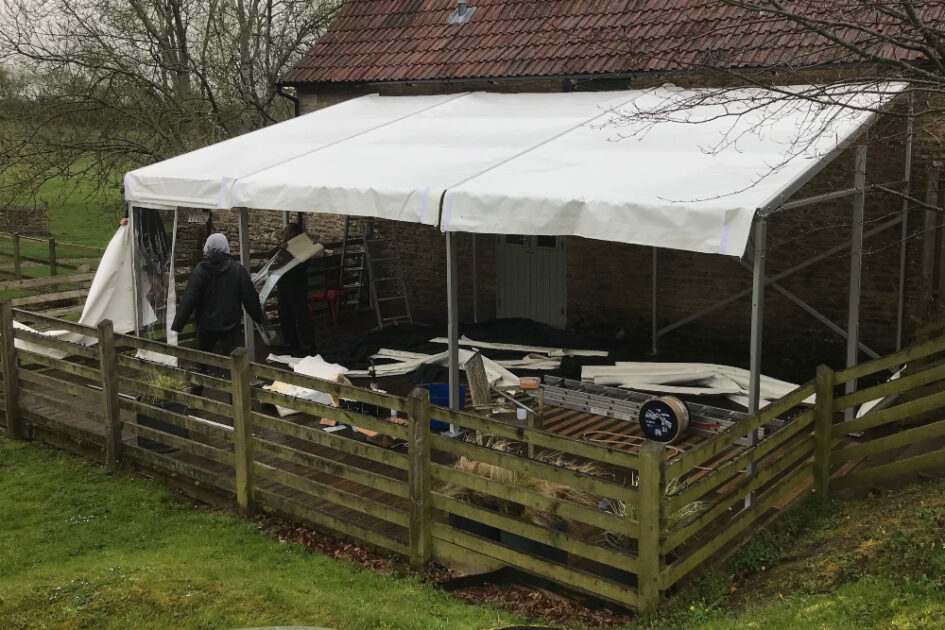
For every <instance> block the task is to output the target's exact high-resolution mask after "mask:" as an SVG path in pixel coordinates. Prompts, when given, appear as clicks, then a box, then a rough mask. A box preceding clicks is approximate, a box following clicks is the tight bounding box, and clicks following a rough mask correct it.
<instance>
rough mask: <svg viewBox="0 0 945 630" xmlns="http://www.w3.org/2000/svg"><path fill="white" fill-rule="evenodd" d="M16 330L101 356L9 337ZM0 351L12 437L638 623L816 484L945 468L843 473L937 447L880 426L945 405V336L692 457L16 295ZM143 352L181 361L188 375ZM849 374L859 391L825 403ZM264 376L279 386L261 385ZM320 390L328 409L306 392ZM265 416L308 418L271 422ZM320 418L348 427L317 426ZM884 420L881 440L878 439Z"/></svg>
mask: <svg viewBox="0 0 945 630" xmlns="http://www.w3.org/2000/svg"><path fill="white" fill-rule="evenodd" d="M14 319H16V320H17V321H26V320H29V321H30V322H32V323H33V324H34V325H36V326H40V325H43V326H45V327H48V328H51V329H59V330H66V331H68V332H69V333H71V334H73V335H76V336H81V337H83V338H84V340H85V341H88V340H90V339H91V340H94V341H95V342H96V345H94V346H86V345H82V344H80V343H76V341H82V339H76V338H53V337H48V336H45V335H43V334H39V333H31V332H29V331H26V330H20V329H14V327H13V322H14ZM14 339H15V340H16V341H17V342H19V343H18V345H20V346H21V347H19V348H15V347H14V345H15V344H14ZM0 341H2V343H0V358H2V369H3V409H4V423H5V424H4V426H5V431H6V432H7V434H9V435H10V436H12V437H14V438H28V437H31V438H32V439H37V440H44V441H47V442H50V443H52V444H56V445H59V446H60V447H63V448H68V449H70V450H72V451H75V452H79V453H82V454H83V455H86V456H89V457H92V458H93V459H96V460H97V461H100V462H102V463H103V464H106V465H108V466H109V467H112V468H118V467H130V468H141V469H146V470H148V471H150V472H151V473H152V474H157V475H159V476H162V478H163V479H164V480H165V481H166V482H167V483H168V484H172V485H175V486H177V487H181V488H182V489H184V490H186V491H188V492H190V493H192V494H194V495H195V496H199V497H201V498H208V499H210V498H214V497H215V498H216V499H218V500H219V499H220V498H221V497H222V498H223V499H224V500H230V501H235V502H236V504H237V505H238V506H239V509H240V510H241V511H242V512H244V513H246V514H251V513H254V512H256V511H257V510H266V511H277V512H279V513H282V514H285V515H287V516H290V517H292V518H294V519H297V520H298V521H300V522H303V523H307V524H311V525H314V526H316V527H318V528H320V529H324V530H329V531H332V532H334V533H336V534H337V535H339V536H342V537H345V538H347V539H352V540H355V541H357V542H359V543H361V544H366V545H370V546H372V547H374V548H379V549H384V550H387V551H390V552H393V553H397V554H402V555H404V556H407V557H408V558H409V559H410V562H411V564H412V565H413V566H415V567H421V566H423V565H425V564H426V563H428V562H430V561H438V562H440V563H442V564H445V565H452V566H473V565H475V566H486V565H490V566H500V565H501V566H512V567H516V568H518V569H520V570H522V571H524V572H526V573H529V574H531V575H535V576H538V577H541V578H545V579H548V580H551V581H553V582H555V583H558V584H561V585H563V586H565V587H567V588H569V589H573V590H575V591H579V592H582V593H587V594H591V595H594V596H597V597H600V598H603V599H605V600H609V601H612V602H616V603H619V604H621V605H624V606H628V607H634V608H637V609H641V610H647V609H651V608H652V607H654V606H655V605H656V604H657V603H658V602H659V601H660V599H661V597H662V596H663V594H664V593H665V592H666V591H668V590H670V589H671V588H672V587H673V586H674V585H675V584H677V583H678V582H680V581H681V580H683V579H684V578H686V577H687V576H689V575H690V574H692V573H693V572H694V571H696V570H697V569H698V568H700V567H702V566H703V565H705V564H706V563H710V562H712V561H714V560H717V559H718V558H720V557H721V556H722V555H723V554H724V553H725V552H726V551H727V550H730V549H732V548H733V547H734V546H735V545H737V544H739V543H740V542H741V541H743V540H745V538H746V537H747V536H748V535H750V533H751V532H753V531H755V530H756V529H757V527H759V526H761V525H762V524H763V523H764V522H766V520H767V519H769V518H771V517H772V515H773V514H776V513H777V509H776V508H781V507H784V506H786V505H788V504H789V503H791V502H792V501H793V500H794V499H795V498H797V497H799V496H801V495H803V494H804V493H805V492H806V491H808V490H809V488H811V487H812V485H814V483H815V482H816V488H817V491H818V492H822V493H826V492H828V491H829V489H830V488H831V486H837V487H839V486H841V485H846V484H850V483H863V482H869V481H870V480H871V479H874V478H876V477H877V476H883V477H885V476H889V475H895V474H901V473H905V472H912V471H916V470H920V469H922V468H923V466H926V465H929V466H930V465H932V464H941V460H942V456H943V451H942V450H937V451H935V453H934V457H933V456H931V455H930V456H928V457H917V458H912V459H911V460H908V461H906V462H896V463H894V464H883V465H880V466H876V467H872V468H869V467H867V468H865V469H859V468H856V469H854V468H851V467H850V466H849V464H850V462H860V461H863V462H866V463H867V464H868V456H869V455H872V454H874V453H877V452H880V451H883V450H884V449H891V448H896V447H900V446H902V445H903V444H906V443H912V442H916V441H920V440H925V439H926V438H928V437H932V436H941V435H945V422H943V421H940V420H937V419H935V420H933V421H932V422H930V423H928V424H923V425H922V426H916V427H912V428H909V429H907V430H905V431H901V432H897V433H892V434H889V433H888V428H889V427H890V426H891V425H892V423H895V422H900V421H903V420H905V419H910V418H911V419H915V417H916V415H915V414H917V413H925V414H927V413H930V412H937V411H938V410H939V409H941V408H942V407H943V406H945V394H941V393H925V392H924V391H922V388H928V387H930V386H933V387H934V385H935V384H936V383H939V382H940V381H942V380H945V366H940V365H938V364H937V363H935V360H936V358H937V356H938V355H939V354H942V353H945V339H936V340H933V341H930V342H928V343H926V344H923V345H922V346H917V347H914V348H910V349H908V350H906V351H903V352H901V353H897V354H895V355H891V356H889V357H884V358H882V359H879V360H877V361H872V362H869V363H865V364H862V365H860V366H857V367H855V368H852V369H850V370H844V371H842V372H837V373H831V372H830V371H829V370H827V369H826V368H822V369H821V370H820V371H819V372H818V376H817V379H816V380H815V381H812V382H811V383H807V384H805V385H803V386H801V387H800V388H798V389H796V390H794V391H792V392H790V393H789V394H787V395H786V396H784V397H783V398H781V399H780V400H777V401H775V402H774V403H772V404H770V405H769V406H767V407H765V408H764V409H763V410H762V411H761V412H760V413H758V414H756V415H754V416H752V417H750V418H748V419H746V420H744V421H741V422H739V423H737V424H735V425H732V426H731V427H728V428H727V429H725V430H724V431H723V432H721V433H719V434H717V435H716V436H714V437H712V438H710V439H708V440H706V441H704V442H702V443H700V444H699V445H698V446H696V447H694V448H692V449H690V450H688V451H686V452H681V451H678V450H675V449H674V448H673V447H667V446H666V445H663V444H658V443H647V444H645V445H644V446H643V448H641V449H640V450H639V452H628V451H626V450H621V449H615V448H609V447H606V446H601V445H598V444H593V443H589V442H586V441H581V440H575V439H571V438H566V437H562V436H559V435H555V434H552V433H549V432H547V431H544V430H540V429H529V428H525V427H521V426H518V425H516V424H513V423H506V422H501V421H497V420H494V419H491V418H484V417H480V416H477V415H473V414H469V413H463V412H456V411H452V410H449V409H444V408H440V407H434V406H431V405H430V403H429V399H428V397H427V395H426V392H424V391H422V390H415V391H414V392H413V393H411V394H410V395H409V396H407V397H399V396H393V395H390V394H386V393H381V392H376V391H371V390H367V389H363V388H358V387H353V386H349V385H342V384H338V383H334V382H328V381H321V380H318V379H313V378H310V377H307V376H302V375H298V374H295V373H293V372H289V371H286V370H282V369H277V368H273V367H270V366H266V365H260V364H255V363H251V362H249V361H248V360H247V357H246V355H245V353H244V352H243V351H242V350H237V351H236V352H235V353H234V354H233V356H231V357H220V356H216V355H209V354H205V353H202V352H199V351H196V350H191V349H187V348H182V347H171V346H167V345H164V344H162V343H159V342H156V341H150V340H146V339H141V338H136V337H131V336H126V335H118V334H114V333H113V332H112V330H111V326H110V324H109V323H108V322H105V323H103V324H102V325H100V326H99V327H98V328H97V329H92V328H88V327H85V326H79V325H76V324H71V323H69V322H64V321H62V320H61V319H56V318H51V317H47V316H43V315H37V314H36V313H28V312H26V311H22V310H14V309H13V308H12V307H11V305H10V303H9V302H5V303H3V304H2V307H0ZM142 351H144V352H148V353H152V354H150V355H148V358H150V359H154V358H155V357H156V356H157V355H164V356H165V357H174V358H175V359H176V360H177V361H178V362H179V367H171V366H167V365H161V364H158V363H154V362H151V361H148V360H146V359H145V358H141V357H140V356H139V353H140V352H142ZM920 360H921V361H925V362H926V363H925V364H924V365H922V366H921V367H920V368H915V369H914V370H913V371H911V372H910V373H908V374H906V375H903V376H900V377H899V378H898V379H896V380H893V381H891V382H889V383H884V382H879V381H881V380H882V378H883V377H885V375H888V373H889V372H888V370H889V369H890V368H894V367H897V366H900V365H902V364H904V363H908V362H912V363H913V364H917V363H916V362H918V361H920ZM195 366H202V367H201V368H200V369H199V370H195V369H194V367H195ZM175 378H176V379H178V380H181V381H182V382H187V383H189V384H191V385H199V386H202V387H203V388H204V389H203V392H202V394H201V395H196V394H194V393H190V392H188V391H186V390H184V389H183V388H182V387H180V386H179V385H180V383H178V384H177V385H174V384H173V379H175ZM854 378H856V379H860V380H861V381H863V382H866V383H868V386H866V387H864V388H863V389H860V390H858V391H854V392H852V393H849V394H846V393H845V394H844V395H842V396H837V395H835V391H834V390H835V389H836V388H837V387H839V386H841V385H843V384H845V383H847V382H852V379H854ZM871 378H872V380H870V379H871ZM259 379H263V380H265V381H267V382H276V383H281V384H284V385H283V386H276V387H274V388H263V387H260V386H258V382H259ZM289 387H298V388H303V389H302V390H295V391H292V390H290V389H288V388H289ZM313 392H321V393H322V394H325V395H328V396H333V397H335V399H336V400H341V401H342V402H341V406H340V407H336V406H334V402H335V401H332V402H328V401H327V400H324V399H323V400H311V399H306V398H301V397H300V396H301V395H306V396H307V397H308V398H313V396H311V394H312V393H313ZM909 392H913V393H914V397H913V398H911V399H909V400H905V398H904V400H905V401H904V402H900V404H897V405H896V406H891V407H886V408H885V409H882V410H877V411H875V412H873V413H871V414H868V415H865V416H863V417H862V418H859V419H850V420H841V421H840V422H835V420H839V419H840V416H841V415H842V412H843V411H844V410H845V409H846V408H852V406H854V405H859V404H860V403H862V402H865V401H867V400H872V399H874V398H877V397H885V396H887V395H889V394H893V393H898V394H900V395H901V396H904V397H908V396H906V394H908V393H909ZM916 392H918V393H917V394H916ZM813 397H816V404H815V405H812V404H810V403H811V402H812V400H809V399H813ZM344 401H347V402H344ZM275 406H279V407H285V408H289V409H291V410H295V411H298V412H301V413H299V414H294V415H287V416H285V417H281V416H280V414H279V413H277V411H276V409H277V408H276V407H275ZM378 416H380V417H381V418H387V417H388V416H389V417H390V420H387V419H379V417H378ZM332 421H334V422H336V423H341V424H343V425H347V427H349V428H348V429H344V430H338V431H335V430H333V429H327V425H328V424H330V423H331V422H332ZM431 422H434V423H436V422H440V423H451V424H455V425H458V426H460V427H462V428H464V429H465V432H466V433H465V435H466V438H465V439H455V438H448V437H446V436H444V435H440V434H438V433H436V432H434V431H432V430H431ZM159 423H166V424H163V425H162V424H159ZM350 427H357V430H356V431H354V430H352V429H351V428H350ZM878 427H885V428H886V429H887V434H886V435H882V436H874V435H873V433H874V429H876V428H878ZM326 429H327V430H326ZM854 430H857V431H858V430H865V431H867V433H866V435H865V436H864V438H863V439H862V440H860V441H859V442H856V443H850V442H849V441H848V440H845V438H844V436H845V435H846V434H847V433H848V432H850V431H854ZM745 436H750V437H751V442H752V444H751V446H749V447H744V446H743V444H744V443H745V440H744V439H743V438H744V437H745ZM139 439H140V440H151V441H152V442H151V443H150V445H151V448H146V447H145V445H147V444H148V443H147V442H144V441H141V442H139ZM155 444H156V445H157V446H158V447H162V448H157V449H156V450H155ZM164 451H167V452H164ZM864 458H867V459H864Z"/></svg>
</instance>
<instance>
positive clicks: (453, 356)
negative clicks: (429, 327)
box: [446, 232, 459, 434]
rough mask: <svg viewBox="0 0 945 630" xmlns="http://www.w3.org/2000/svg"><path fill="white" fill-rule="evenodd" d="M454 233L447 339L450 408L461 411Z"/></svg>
mask: <svg viewBox="0 0 945 630" xmlns="http://www.w3.org/2000/svg"><path fill="white" fill-rule="evenodd" d="M453 236H454V235H453V233H452V232H447V233H446V299H447V309H446V312H447V317H448V319H449V323H448V326H447V338H448V340H449V346H448V355H449V374H450V408H451V409H459V286H458V279H459V278H458V275H457V273H456V267H457V262H458V256H457V253H458V252H457V251H456V243H455V242H454V241H453ZM456 429H457V427H455V426H453V425H450V434H455V433H456Z"/></svg>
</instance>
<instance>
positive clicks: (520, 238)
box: [496, 234, 567, 328]
mask: <svg viewBox="0 0 945 630" xmlns="http://www.w3.org/2000/svg"><path fill="white" fill-rule="evenodd" d="M565 264H566V258H565V241H564V238H562V237H555V236H528V235H519V234H507V235H502V236H499V237H498V244H497V251H496V271H497V274H498V279H497V280H498V304H497V305H496V313H497V315H498V316H499V317H527V318H529V319H534V320H535V321H539V322H544V323H546V324H549V325H551V326H555V327H556V328H564V325H565V320H566V316H565V304H566V297H567V296H566V291H565V289H566V281H565V272H566V267H565Z"/></svg>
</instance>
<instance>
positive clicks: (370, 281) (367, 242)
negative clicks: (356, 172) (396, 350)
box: [340, 216, 413, 328]
mask: <svg viewBox="0 0 945 630" xmlns="http://www.w3.org/2000/svg"><path fill="white" fill-rule="evenodd" d="M392 227H393V226H392V225H391V224H390V223H389V222H386V221H385V222H382V221H377V220H375V219H370V218H362V217H350V216H349V217H347V220H346V222H345V236H344V241H343V243H342V250H341V282H340V284H341V288H342V291H343V293H344V299H343V301H342V305H343V307H345V308H353V309H355V310H358V309H360V308H361V307H362V304H363V302H364V298H365V297H368V298H369V308H371V309H373V310H374V315H375V317H376V318H377V326H378V328H384V327H385V326H390V325H397V324H400V323H405V322H406V323H412V322H413V318H412V316H411V314H410V301H409V300H408V298H407V286H406V284H405V283H404V278H403V272H402V269H401V265H400V246H399V243H398V241H397V239H396V237H395V235H394V232H393V229H392ZM365 285H367V288H368V293H367V296H365V293H364V291H363V289H364V288H365Z"/></svg>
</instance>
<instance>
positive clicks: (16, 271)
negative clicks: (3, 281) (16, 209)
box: [13, 233, 23, 280]
mask: <svg viewBox="0 0 945 630" xmlns="http://www.w3.org/2000/svg"><path fill="white" fill-rule="evenodd" d="M13 277H14V278H15V279H17V280H22V279H23V271H22V269H20V235H19V234H18V233H17V234H14V235H13Z"/></svg>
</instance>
